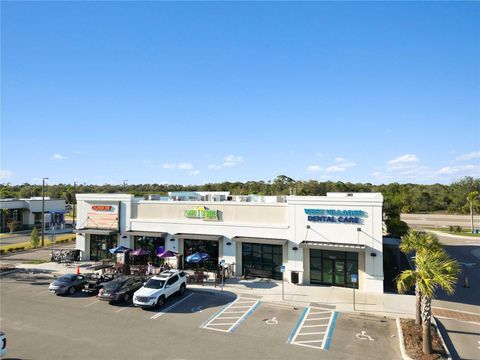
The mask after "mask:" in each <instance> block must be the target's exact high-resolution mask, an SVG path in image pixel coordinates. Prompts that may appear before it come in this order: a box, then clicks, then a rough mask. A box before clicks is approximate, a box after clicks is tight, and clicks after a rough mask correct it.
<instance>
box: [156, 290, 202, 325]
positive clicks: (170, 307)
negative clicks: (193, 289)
mask: <svg viewBox="0 0 480 360" xmlns="http://www.w3.org/2000/svg"><path fill="white" fill-rule="evenodd" d="M193 295H195V294H194V293H191V294H188V295H187V296H185V297H184V298H183V299H181V300H180V301H177V302H176V303H175V304H172V305H170V306H169V307H168V308H166V309H165V310H162V311H160V312H158V313H156V314H155V315H153V316H152V317H151V318H150V319H152V320H155V319H158V318H159V317H160V316H163V315H165V314H166V313H167V312H169V311H170V310H171V309H173V308H174V307H175V306H177V305H179V304H181V303H182V302H184V301H185V300H187V299H188V298H190V297H192V296H193Z"/></svg>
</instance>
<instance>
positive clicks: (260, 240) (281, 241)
mask: <svg viewBox="0 0 480 360" xmlns="http://www.w3.org/2000/svg"><path fill="white" fill-rule="evenodd" d="M232 240H233V241H236V242H246V243H253V244H273V245H283V244H285V243H286V242H287V239H269V238H260V237H248V236H234V237H233V238H232Z"/></svg>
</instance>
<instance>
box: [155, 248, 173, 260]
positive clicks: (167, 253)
mask: <svg viewBox="0 0 480 360" xmlns="http://www.w3.org/2000/svg"><path fill="white" fill-rule="evenodd" d="M176 255H177V253H176V252H173V251H170V250H167V251H164V252H162V253H161V254H158V255H157V256H158V257H159V258H167V257H174V256H176Z"/></svg>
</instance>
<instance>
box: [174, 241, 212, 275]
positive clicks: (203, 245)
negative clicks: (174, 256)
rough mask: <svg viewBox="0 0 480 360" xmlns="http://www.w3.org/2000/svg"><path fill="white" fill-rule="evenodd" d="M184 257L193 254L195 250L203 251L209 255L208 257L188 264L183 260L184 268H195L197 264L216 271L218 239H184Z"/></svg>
mask: <svg viewBox="0 0 480 360" xmlns="http://www.w3.org/2000/svg"><path fill="white" fill-rule="evenodd" d="M183 249H184V254H185V256H184V258H186V257H187V256H190V255H192V254H195V253H196V252H203V253H206V254H208V255H210V259H209V260H207V261H204V262H202V263H200V264H199V265H197V264H189V263H188V262H187V261H186V260H184V268H185V269H196V268H197V267H198V266H201V267H202V268H204V269H206V270H210V271H216V270H217V267H218V241H210V240H189V239H185V240H184V242H183Z"/></svg>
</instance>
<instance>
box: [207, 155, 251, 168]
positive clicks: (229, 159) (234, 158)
mask: <svg viewBox="0 0 480 360" xmlns="http://www.w3.org/2000/svg"><path fill="white" fill-rule="evenodd" d="M243 161H244V159H243V156H239V155H227V156H225V157H224V158H223V163H222V164H221V165H215V164H211V165H209V166H208V168H209V169H213V170H219V169H221V168H223V167H230V166H235V165H237V164H238V163H242V162H243Z"/></svg>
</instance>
